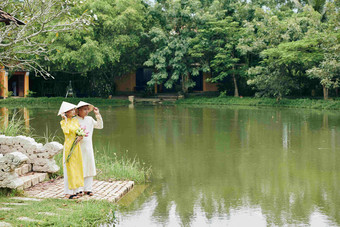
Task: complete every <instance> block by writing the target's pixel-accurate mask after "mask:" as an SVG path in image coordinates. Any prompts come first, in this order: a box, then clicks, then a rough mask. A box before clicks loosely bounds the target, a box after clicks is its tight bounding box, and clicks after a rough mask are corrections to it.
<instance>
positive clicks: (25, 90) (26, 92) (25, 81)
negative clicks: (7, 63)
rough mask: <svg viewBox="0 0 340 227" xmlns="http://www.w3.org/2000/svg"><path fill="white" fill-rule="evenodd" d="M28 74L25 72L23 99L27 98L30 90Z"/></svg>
mask: <svg viewBox="0 0 340 227" xmlns="http://www.w3.org/2000/svg"><path fill="white" fill-rule="evenodd" d="M29 74H30V73H29V72H25V75H24V77H25V78H24V97H27V95H28V91H29V89H30V84H29V83H30V80H29Z"/></svg>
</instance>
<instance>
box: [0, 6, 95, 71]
mask: <svg viewBox="0 0 340 227" xmlns="http://www.w3.org/2000/svg"><path fill="white" fill-rule="evenodd" d="M80 2H81V1H80V0H77V1H69V0H67V1H59V0H45V1H43V2H42V1H32V0H24V1H9V0H5V1H1V3H0V8H1V9H3V10H4V11H5V12H7V13H9V14H11V15H12V16H15V17H17V18H18V19H21V20H22V21H23V22H24V23H25V25H22V26H18V24H17V23H10V24H9V25H5V24H4V23H1V24H0V52H1V54H0V64H1V65H2V66H5V67H7V68H9V69H12V70H14V69H25V70H33V71H35V73H36V74H40V75H42V76H50V74H49V73H48V72H47V71H46V69H45V68H43V67H42V66H41V64H40V63H39V62H38V59H39V56H44V57H45V60H48V58H47V56H46V54H47V53H48V52H49V51H50V50H51V49H49V48H48V47H50V42H48V41H47V40H44V39H39V36H41V35H44V34H51V33H53V34H54V36H55V35H56V34H59V33H61V32H65V31H71V30H75V29H77V28H80V27H82V26H83V25H84V24H87V23H89V19H90V18H89V17H88V15H87V14H82V15H80V16H79V17H74V16H73V15H72V14H71V8H72V7H74V6H75V5H79V4H81V3H80Z"/></svg>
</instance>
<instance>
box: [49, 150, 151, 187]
mask: <svg viewBox="0 0 340 227" xmlns="http://www.w3.org/2000/svg"><path fill="white" fill-rule="evenodd" d="M94 150H95V160H96V168H97V176H96V177H95V179H97V180H104V181H115V180H132V181H134V182H136V183H137V184H143V183H146V182H148V181H150V177H151V172H152V171H151V167H147V166H145V163H142V162H141V161H140V160H138V159H137V158H134V159H131V158H129V157H127V155H126V154H124V155H121V156H120V155H119V156H118V155H117V154H116V153H115V152H114V151H112V150H109V149H108V148H102V149H96V148H95V149H94ZM54 159H55V160H56V162H57V165H58V166H59V167H60V170H59V171H58V172H57V173H55V174H53V175H52V178H56V177H59V176H63V168H62V164H63V163H62V161H63V160H62V159H63V154H62V153H60V154H58V155H56V156H55V158H54Z"/></svg>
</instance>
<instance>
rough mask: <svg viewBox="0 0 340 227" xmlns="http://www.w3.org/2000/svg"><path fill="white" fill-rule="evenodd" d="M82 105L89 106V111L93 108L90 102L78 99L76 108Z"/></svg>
mask: <svg viewBox="0 0 340 227" xmlns="http://www.w3.org/2000/svg"><path fill="white" fill-rule="evenodd" d="M82 106H89V109H90V111H89V112H91V111H92V110H93V108H94V106H93V105H92V104H90V103H87V102H83V101H80V102H79V103H78V105H77V109H79V108H80V107H82Z"/></svg>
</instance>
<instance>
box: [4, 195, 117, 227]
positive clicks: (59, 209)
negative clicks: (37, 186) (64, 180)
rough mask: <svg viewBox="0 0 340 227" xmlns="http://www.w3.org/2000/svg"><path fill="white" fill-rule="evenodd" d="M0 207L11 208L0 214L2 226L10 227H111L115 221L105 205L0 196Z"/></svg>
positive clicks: (110, 205) (91, 202) (111, 204)
mask: <svg viewBox="0 0 340 227" xmlns="http://www.w3.org/2000/svg"><path fill="white" fill-rule="evenodd" d="M0 203H1V204H2V205H1V207H8V208H12V210H0V217H1V221H2V222H6V223H10V224H12V225H13V226H98V225H99V224H101V223H112V222H113V221H114V220H115V217H114V210H115V208H116V207H115V205H114V204H113V203H110V202H107V201H96V200H89V201H77V200H61V199H44V200H42V201H24V200H16V199H12V197H11V196H0ZM3 203H5V204H3ZM7 203H20V204H26V205H20V206H19V205H10V204H7ZM44 212H48V213H49V214H48V215H47V214H45V213H44ZM19 217H27V218H30V219H34V220H36V221H33V222H27V221H22V220H18V218H19Z"/></svg>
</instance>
